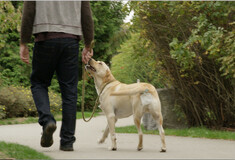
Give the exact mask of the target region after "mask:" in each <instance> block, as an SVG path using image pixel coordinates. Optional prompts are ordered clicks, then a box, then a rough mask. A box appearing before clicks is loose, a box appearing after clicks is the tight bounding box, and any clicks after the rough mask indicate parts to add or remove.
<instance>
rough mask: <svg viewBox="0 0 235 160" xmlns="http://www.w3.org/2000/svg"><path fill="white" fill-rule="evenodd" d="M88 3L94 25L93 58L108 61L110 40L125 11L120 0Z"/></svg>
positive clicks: (110, 55)
mask: <svg viewBox="0 0 235 160" xmlns="http://www.w3.org/2000/svg"><path fill="white" fill-rule="evenodd" d="M90 3H91V8H92V12H93V20H94V26H95V48H94V53H95V54H94V58H95V59H97V58H99V59H100V60H102V61H105V62H106V63H109V60H110V59H111V57H112V52H110V51H111V50H110V47H111V44H110V40H111V38H112V37H113V35H114V34H115V33H116V32H118V31H119V30H120V26H121V25H122V24H123V19H124V18H125V16H126V13H125V12H122V8H123V4H122V2H118V1H92V2H90Z"/></svg>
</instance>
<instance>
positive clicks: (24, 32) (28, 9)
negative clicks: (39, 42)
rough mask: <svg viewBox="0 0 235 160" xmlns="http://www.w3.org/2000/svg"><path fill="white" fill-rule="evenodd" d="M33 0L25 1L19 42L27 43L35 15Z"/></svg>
mask: <svg viewBox="0 0 235 160" xmlns="http://www.w3.org/2000/svg"><path fill="white" fill-rule="evenodd" d="M35 3H36V2H35V1H25V2H24V8H23V16H22V21H21V33H20V43H21V44H25V43H29V42H30V40H31V36H32V31H33V22H34V17H35Z"/></svg>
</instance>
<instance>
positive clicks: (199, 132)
mask: <svg viewBox="0 0 235 160" xmlns="http://www.w3.org/2000/svg"><path fill="white" fill-rule="evenodd" d="M164 130H165V134H166V135H171V136H183V137H197V138H209V139H224V140H235V132H231V131H219V130H211V129H207V128H204V127H193V128H187V129H168V128H166V129H164ZM142 131H143V133H144V134H158V131H157V130H149V131H146V130H145V129H144V128H143V126H142ZM116 132H117V133H137V129H136V127H135V126H127V127H118V128H116Z"/></svg>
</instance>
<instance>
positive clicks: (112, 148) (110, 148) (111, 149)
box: [108, 147, 117, 151]
mask: <svg viewBox="0 0 235 160" xmlns="http://www.w3.org/2000/svg"><path fill="white" fill-rule="evenodd" d="M108 149H109V150H110V151H116V150H117V148H115V147H109V148H108Z"/></svg>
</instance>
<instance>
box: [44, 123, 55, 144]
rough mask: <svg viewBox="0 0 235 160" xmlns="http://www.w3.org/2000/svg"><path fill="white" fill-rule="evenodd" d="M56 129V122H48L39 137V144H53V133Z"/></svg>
mask: <svg viewBox="0 0 235 160" xmlns="http://www.w3.org/2000/svg"><path fill="white" fill-rule="evenodd" d="M55 130H56V124H55V123H54V122H49V123H48V124H47V125H46V127H45V128H44V129H43V133H42V137H41V146H42V147H50V146H51V145H52V144H53V133H54V132H55Z"/></svg>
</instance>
